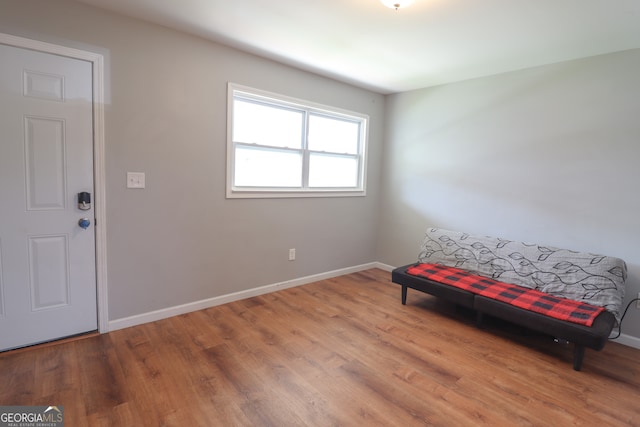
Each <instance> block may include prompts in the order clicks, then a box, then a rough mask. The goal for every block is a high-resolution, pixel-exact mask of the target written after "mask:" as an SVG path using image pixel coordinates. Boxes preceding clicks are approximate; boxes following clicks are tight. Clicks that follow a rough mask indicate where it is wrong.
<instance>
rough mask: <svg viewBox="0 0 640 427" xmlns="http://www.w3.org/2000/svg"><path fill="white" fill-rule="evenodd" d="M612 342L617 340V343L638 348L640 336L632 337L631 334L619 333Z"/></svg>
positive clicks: (639, 347)
mask: <svg viewBox="0 0 640 427" xmlns="http://www.w3.org/2000/svg"><path fill="white" fill-rule="evenodd" d="M613 342H617V343H618V344H622V345H626V346H628V347H633V348H637V349H640V338H636V337H632V336H631V335H625V334H622V335H620V337H619V338H617V339H615V340H614V341H613Z"/></svg>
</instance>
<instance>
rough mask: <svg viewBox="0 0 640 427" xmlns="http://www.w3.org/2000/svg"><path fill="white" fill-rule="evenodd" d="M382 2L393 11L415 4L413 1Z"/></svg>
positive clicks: (383, 0) (395, 0)
mask: <svg viewBox="0 0 640 427" xmlns="http://www.w3.org/2000/svg"><path fill="white" fill-rule="evenodd" d="M380 2H381V3H382V4H383V5H385V6H387V7H390V8H391V9H395V10H398V9H402V8H403V7H407V6H409V5H410V4H411V3H413V0H380Z"/></svg>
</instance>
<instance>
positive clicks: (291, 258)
mask: <svg viewBox="0 0 640 427" xmlns="http://www.w3.org/2000/svg"><path fill="white" fill-rule="evenodd" d="M295 259H296V249H295V248H291V249H289V261H295Z"/></svg>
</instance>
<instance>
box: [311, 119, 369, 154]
mask: <svg viewBox="0 0 640 427" xmlns="http://www.w3.org/2000/svg"><path fill="white" fill-rule="evenodd" d="M359 134H360V124H359V123H357V122H352V121H346V120H341V119H337V118H333V117H325V116H317V115H310V116H309V149H310V150H314V151H327V152H332V153H349V154H356V153H358V140H359Z"/></svg>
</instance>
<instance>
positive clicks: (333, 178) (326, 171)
mask: <svg viewBox="0 0 640 427" xmlns="http://www.w3.org/2000/svg"><path fill="white" fill-rule="evenodd" d="M357 186H358V159H357V158H354V157H345V156H329V155H326V154H311V155H310V157H309V187H357Z"/></svg>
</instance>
